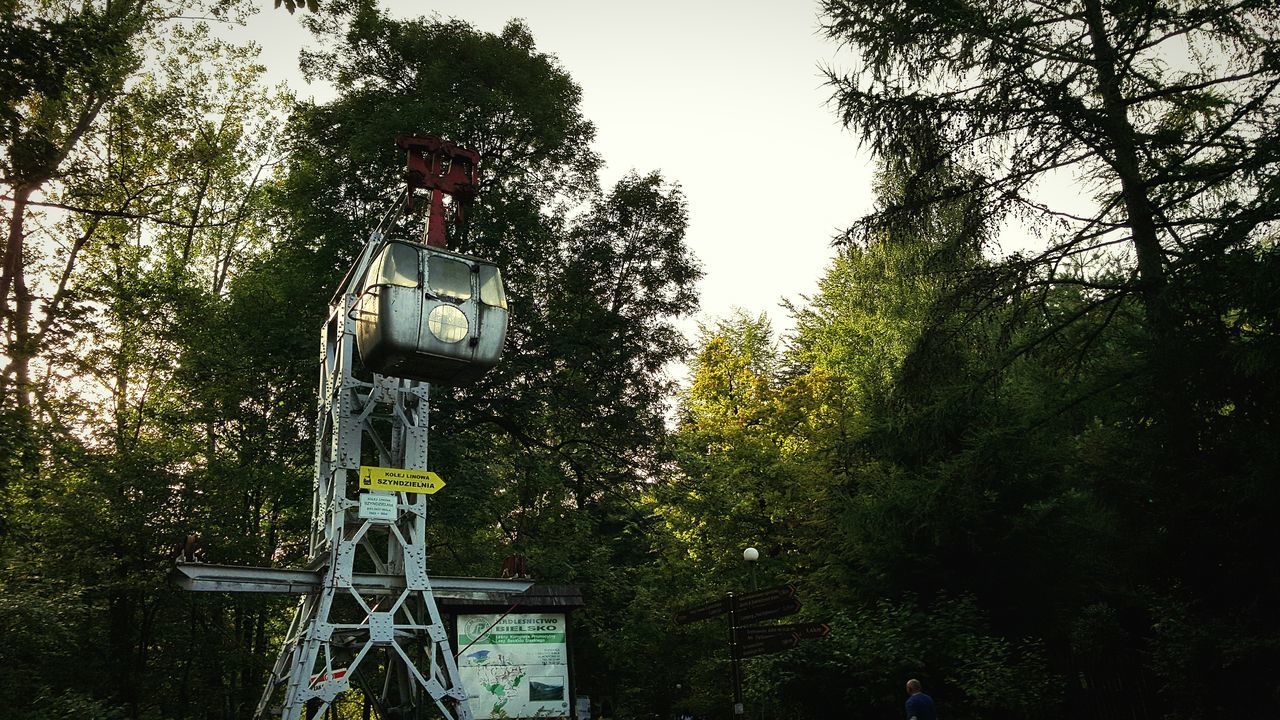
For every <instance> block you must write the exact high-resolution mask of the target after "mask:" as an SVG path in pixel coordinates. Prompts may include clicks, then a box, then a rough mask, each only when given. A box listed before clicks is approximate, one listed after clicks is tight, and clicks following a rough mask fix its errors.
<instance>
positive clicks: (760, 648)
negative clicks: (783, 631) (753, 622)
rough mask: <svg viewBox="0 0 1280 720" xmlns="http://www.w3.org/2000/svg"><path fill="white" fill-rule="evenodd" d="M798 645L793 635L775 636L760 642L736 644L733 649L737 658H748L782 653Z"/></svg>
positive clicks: (798, 640)
mask: <svg viewBox="0 0 1280 720" xmlns="http://www.w3.org/2000/svg"><path fill="white" fill-rule="evenodd" d="M799 644H800V638H798V637H796V636H795V635H794V634H788V635H775V636H773V637H769V638H764V639H762V640H753V641H751V642H740V643H737V644H736V645H735V646H734V648H735V649H736V650H737V654H738V657H740V658H749V657H756V656H757V655H768V654H769V653H776V652H782V651H783V650H790V649H791V648H793V647H795V646H797V645H799Z"/></svg>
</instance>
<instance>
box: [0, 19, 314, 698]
mask: <svg viewBox="0 0 1280 720" xmlns="http://www.w3.org/2000/svg"><path fill="white" fill-rule="evenodd" d="M153 29H154V28H153ZM157 32H158V30H157ZM133 40H134V41H135V42H137V43H140V44H141V43H143V42H146V43H148V44H149V45H148V47H147V48H145V50H147V51H150V52H155V53H156V54H157V55H158V56H163V57H164V58H165V59H164V60H163V61H156V62H155V63H153V64H151V65H150V68H149V70H148V71H145V72H144V71H138V72H137V73H136V74H134V75H132V76H131V77H130V78H129V82H128V86H127V87H125V88H123V89H120V90H119V92H118V93H117V94H115V95H114V96H112V97H110V98H109V99H106V100H105V101H104V102H103V104H102V107H101V108H100V110H99V112H98V114H97V115H96V116H95V117H94V118H93V121H92V123H91V127H90V129H89V131H86V133H85V134H84V136H83V137H82V138H81V139H80V141H79V144H78V145H77V146H76V148H75V152H74V153H73V159H74V160H75V161H76V164H75V166H74V167H71V166H69V168H68V170H67V172H66V173H65V175H64V176H61V177H58V178H56V179H53V180H51V182H50V183H49V184H48V185H47V186H46V187H45V188H44V189H43V191H42V199H41V200H40V201H39V202H40V203H42V205H41V207H42V208H44V209H45V210H44V212H45V214H44V215H38V214H36V213H35V211H31V212H30V213H29V215H28V218H27V221H29V222H32V223H33V224H32V225H31V227H34V228H38V229H39V231H40V234H39V236H38V239H39V240H40V243H38V244H34V245H32V246H31V247H29V248H28V250H29V252H28V255H29V257H28V265H27V266H26V267H25V268H24V272H25V271H26V270H30V269H32V268H37V269H40V270H41V271H44V270H49V266H48V265H46V264H45V261H46V260H48V259H50V258H51V257H55V256H56V261H57V262H56V265H55V266H54V269H53V270H52V271H51V272H52V277H51V278H49V279H48V281H47V286H45V287H44V288H42V289H45V290H47V291H48V294H47V295H45V296H43V297H42V298H40V299H41V300H42V305H41V310H42V316H41V317H40V320H39V323H38V324H35V325H33V326H31V328H30V329H32V330H33V333H32V334H31V335H30V337H32V338H34V339H38V341H39V343H38V344H39V349H40V354H39V357H38V358H35V357H32V358H29V359H30V360H33V362H31V363H29V364H28V367H29V368H35V369H38V370H39V375H38V376H35V378H33V380H34V379H38V381H33V382H32V383H31V387H30V388H29V390H30V397H29V399H30V401H31V404H30V406H29V410H30V413H31V416H32V417H31V418H30V419H31V420H32V421H33V422H34V424H33V425H32V426H31V427H30V428H28V431H29V435H28V438H29V440H30V441H31V443H32V447H33V449H35V450H36V451H38V452H36V453H35V455H34V456H33V458H29V461H33V462H34V463H35V464H34V466H32V467H26V468H24V471H23V472H21V473H18V474H15V476H14V477H13V478H12V481H11V482H10V483H9V485H8V486H7V487H5V488H4V492H3V497H4V499H5V503H4V504H5V508H6V510H5V518H6V520H7V521H8V528H7V529H8V531H9V535H8V536H7V537H6V538H4V542H3V543H0V561H2V562H3V572H0V578H2V580H0V582H4V583H5V585H6V588H7V591H8V593H9V595H10V596H11V599H12V601H13V603H14V605H15V607H17V608H23V607H25V606H27V605H29V604H30V603H32V602H34V598H33V597H31V593H40V592H42V591H45V590H49V591H52V592H51V593H50V599H49V600H47V601H44V602H42V603H40V605H38V606H37V607H43V608H46V609H48V610H49V612H50V615H49V617H48V618H47V624H48V626H49V628H48V630H47V632H46V633H45V634H43V636H42V637H39V635H40V634H38V633H32V634H29V635H28V637H29V642H24V643H20V644H16V645H15V646H6V647H5V648H3V649H0V655H3V657H4V661H5V662H22V663H23V664H24V665H25V666H26V667H28V668H29V670H30V671H29V672H27V673H25V674H24V675H23V676H22V677H21V678H19V679H15V682H13V683H8V684H6V686H5V688H4V690H3V694H2V697H3V700H4V703H5V706H6V707H11V708H18V709H19V712H22V713H24V716H31V717H52V716H57V715H59V714H63V713H68V712H80V713H89V714H102V715H104V716H114V715H115V714H117V713H118V714H119V716H128V717H138V716H141V715H145V714H148V713H152V712H154V711H155V710H156V708H157V707H159V708H163V711H164V712H172V713H174V714H182V715H187V714H189V712H190V711H191V708H192V707H193V706H207V707H211V708H219V709H220V708H223V707H227V708H234V707H236V703H237V702H242V701H243V699H242V698H239V697H237V694H238V693H237V691H236V686H237V683H240V681H241V679H240V678H239V677H238V676H239V674H240V673H241V672H248V673H249V674H251V675H253V676H255V677H254V681H253V683H254V684H255V685H256V683H257V682H258V681H259V680H258V678H257V677H256V676H257V675H258V674H259V673H258V672H255V670H256V669H258V665H256V664H254V663H253V662H252V661H251V660H250V661H246V659H245V658H244V656H243V655H241V656H237V655H235V654H234V653H232V652H223V653H221V654H217V653H205V652H202V650H204V649H205V648H209V647H217V646H218V644H219V643H220V642H221V641H222V638H221V633H222V632H223V631H224V630H225V629H226V626H232V627H233V628H234V630H235V631H236V632H238V633H242V634H244V635H246V636H248V637H249V641H248V642H246V645H247V646H249V647H252V644H253V641H254V640H256V641H257V644H258V645H259V647H260V646H261V645H263V644H265V622H266V618H267V617H268V614H267V612H265V610H264V609H263V608H261V607H260V605H261V603H255V602H253V601H246V602H242V603H238V604H236V605H235V606H234V607H233V608H232V610H231V611H230V612H229V613H228V614H229V615H232V616H233V619H232V620H231V621H228V622H227V623H226V626H224V624H223V623H222V622H221V621H220V619H218V618H217V613H218V611H219V609H218V608H216V607H215V608H213V609H212V611H208V612H206V610H207V608H206V607H196V606H194V605H191V604H184V603H182V602H180V600H179V598H180V596H179V593H178V591H177V589H176V588H175V587H173V586H172V585H171V584H170V583H169V582H168V581H167V578H166V575H167V573H168V571H169V569H170V566H171V563H172V559H173V557H174V556H175V555H176V548H177V547H178V546H179V545H180V539H181V538H183V537H185V536H186V535H187V534H188V533H191V532H192V531H193V530H195V529H197V528H199V529H200V532H202V533H204V534H205V538H204V542H205V543H207V544H208V545H209V546H210V547H212V548H213V549H214V552H216V553H221V554H222V558H223V559H225V560H229V561H237V560H238V561H241V562H247V563H248V562H254V561H257V562H258V563H261V562H262V561H263V559H264V558H270V557H271V556H272V555H273V554H274V552H275V550H276V544H275V542H274V539H273V535H275V534H277V532H278V526H279V525H282V524H286V523H287V522H288V520H289V518H290V515H289V513H288V511H287V504H288V503H286V502H281V498H282V497H288V494H289V488H290V487H291V485H290V484H287V483H282V482H281V478H280V476H279V475H273V474H272V473H271V472H270V469H267V468H264V469H262V470H260V471H258V472H253V471H252V468H255V467H257V466H259V465H261V464H262V463H261V458H260V457H255V456H254V455H253V449H254V448H255V446H253V445H250V444H249V443H247V442H244V438H237V439H236V441H230V439H229V438H228V437H227V434H229V433H228V429H231V430H234V429H238V428H244V427H245V426H246V425H251V422H252V420H253V412H252V410H249V409H247V408H248V407H252V406H250V405H249V404H248V403H246V404H245V406H237V407H236V408H235V412H228V411H227V408H226V407H225V406H219V407H217V410H218V411H219V412H221V413H224V414H223V415H220V416H216V417H215V416H214V415H213V413H211V412H209V410H210V409H211V408H210V406H211V405H212V403H211V402H209V401H208V399H209V398H210V397H216V396H217V393H218V391H220V390H222V389H223V388H222V387H220V386H219V385H218V384H217V383H218V380H219V379H221V378H218V377H216V376H215V377H214V378H211V377H209V375H207V374H205V373H204V372H202V370H203V368H201V367H200V362H199V361H200V360H201V358H202V357H207V355H208V354H209V353H210V352H212V351H214V350H215V349H221V350H222V352H226V353H227V354H231V353H230V351H229V349H226V348H225V347H223V346H222V345H221V344H222V343H223V342H225V340H226V338H227V336H226V335H219V334H218V332H217V331H218V330H225V325H226V323H221V322H219V321H220V320H221V319H222V317H221V310H222V307H223V305H224V302H225V300H224V297H223V295H224V293H225V291H226V282H227V278H228V277H229V276H234V275H235V274H236V273H237V272H238V271H239V269H240V268H241V267H242V266H243V265H244V264H245V263H246V261H247V260H248V259H249V258H250V257H252V256H253V255H255V254H256V253H257V252H258V251H259V250H260V249H261V246H262V244H263V243H264V242H265V239H266V234H267V230H266V222H267V205H266V196H265V193H264V192H263V188H264V187H265V186H266V184H267V180H268V178H269V176H270V173H269V168H270V163H271V158H270V156H269V153H270V149H271V145H272V140H273V135H272V133H273V131H274V128H275V124H274V123H273V122H272V121H271V115H272V114H273V113H275V112H279V110H280V108H281V99H280V98H278V97H276V96H274V95H273V94H271V93H270V92H268V91H267V90H266V89H265V88H263V87H262V85H261V75H262V73H263V72H264V69H263V68H262V67H261V66H259V65H257V64H256V63H255V52H254V51H251V50H248V49H241V48H234V47H230V46H228V45H226V44H225V43H221V42H218V41H215V40H213V39H211V38H210V36H209V33H208V32H207V28H204V27H202V26H200V25H195V26H191V27H187V26H182V25H179V26H175V27H172V28H170V29H169V32H168V33H167V34H166V35H165V36H163V37H156V36H149V35H144V36H140V37H137V38H134V39H133ZM143 50H144V48H139V52H140V53H141V52H143ZM57 211H64V212H57ZM33 218H35V221H33V220H32V219H33ZM37 221H42V222H37ZM220 326H221V327H220ZM10 327H13V326H10ZM223 378H225V376H223ZM267 395H268V392H262V393H259V394H258V396H257V399H263V398H264V397H265V396H267ZM10 399H11V400H12V398H10ZM272 409H273V408H271V407H270V406H268V408H267V409H266V410H265V411H264V414H269V413H270V411H271V410H272ZM6 410H7V411H8V412H10V413H12V412H13V410H14V406H13V405H9V406H7V407H6ZM278 427H279V426H278V425H277V429H278ZM265 434H266V433H263V435H264V436H265ZM245 435H251V433H245ZM260 437H261V436H260ZM269 442H270V441H269V439H268V438H266V437H261V439H260V441H259V444H258V445H257V446H256V447H259V448H260V447H261V446H262V445H263V444H268V443H269ZM307 463H308V464H309V457H308V460H307ZM304 472H305V470H304ZM283 474H284V473H280V475H283ZM304 477H305V475H304ZM263 496H265V499H258V498H262V497H263ZM255 502H256V505H255ZM264 546H265V547H264ZM25 612H26V611H25V610H20V611H19V612H18V614H17V615H16V616H15V617H14V618H13V619H11V620H10V621H7V622H6V632H7V631H8V629H9V628H11V627H12V628H21V627H22V625H23V624H24V623H25V622H28V621H29V620H30V618H29V617H28V616H26V615H25V614H24V613H25ZM234 616H238V617H234ZM246 618H249V619H246ZM255 623H256V627H255ZM42 624H45V622H42ZM202 624H203V626H204V627H203V630H204V632H201V631H200V629H199V628H200V626H201V625H202ZM255 630H258V634H259V635H262V636H263V637H260V638H255V637H254V634H255V632H254V631H255ZM31 635H36V636H38V637H31ZM206 636H212V637H211V639H207V640H206V639H205V637H206ZM178 638H182V639H183V640H182V641H178ZM210 655H212V656H213V657H214V658H215V659H216V662H214V663H205V664H203V665H198V664H197V661H198V660H201V659H206V660H207V659H208V658H209V656H210ZM246 667H247V668H248V670H247V671H246V670H245V668H246ZM157 668H164V669H165V670H164V671H157ZM169 670H173V672H172V673H170V672H168V671H169ZM202 672H204V673H208V676H210V677H208V678H207V679H208V680H210V682H207V683H199V682H196V683H191V679H192V676H193V675H197V676H198V675H199V674H200V673H202ZM68 683H74V685H75V690H74V691H71V690H67V689H66V688H67V685H68ZM225 686H230V689H229V690H227V691H226V695H227V696H230V699H228V698H227V697H218V695H219V693H222V692H223V690H222V688H223V687H225ZM202 688H203V690H202ZM252 691H253V687H252V686H251V687H250V688H249V692H252ZM204 692H207V693H208V697H209V698H212V699H211V700H210V701H209V702H201V701H200V700H201V698H199V695H201V694H202V693H204ZM193 696H195V697H193ZM77 708H79V709H77ZM218 712H219V713H220V712H221V710H218ZM230 712H234V710H232V711H230Z"/></svg>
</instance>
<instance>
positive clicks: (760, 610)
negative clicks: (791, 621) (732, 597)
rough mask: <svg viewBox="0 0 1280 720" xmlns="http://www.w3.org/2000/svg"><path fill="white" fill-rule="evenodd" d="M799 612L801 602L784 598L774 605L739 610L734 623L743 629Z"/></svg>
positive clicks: (734, 617)
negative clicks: (746, 626)
mask: <svg viewBox="0 0 1280 720" xmlns="http://www.w3.org/2000/svg"><path fill="white" fill-rule="evenodd" d="M799 611H800V601H799V600H796V599H795V598H782V599H780V600H777V601H774V603H773V604H772V605H761V606H758V607H753V608H750V609H747V610H739V611H737V612H736V613H734V615H733V622H734V624H735V625H737V626H739V627H741V626H742V625H744V624H746V623H753V622H756V621H758V620H772V619H773V618H780V617H786V616H788V615H794V614H796V613H797V612H799Z"/></svg>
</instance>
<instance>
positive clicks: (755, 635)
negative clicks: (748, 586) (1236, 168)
mask: <svg viewBox="0 0 1280 720" xmlns="http://www.w3.org/2000/svg"><path fill="white" fill-rule="evenodd" d="M734 632H736V633H737V638H738V642H739V643H750V642H756V641H759V640H766V639H768V638H772V637H778V636H785V635H795V636H796V637H797V638H798V639H800V640H816V639H818V638H822V637H826V636H828V635H830V634H831V626H830V625H827V624H826V623H795V624H792V625H754V626H751V627H739V628H734Z"/></svg>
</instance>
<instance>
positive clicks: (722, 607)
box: [676, 598, 729, 625]
mask: <svg viewBox="0 0 1280 720" xmlns="http://www.w3.org/2000/svg"><path fill="white" fill-rule="evenodd" d="M727 612H729V598H725V599H723V600H715V601H713V602H709V603H705V604H702V605H695V606H694V607H691V608H685V609H684V610H681V611H680V612H678V613H676V622H678V623H680V624H681V625H684V624H687V623H691V622H697V621H699V620H709V619H711V618H713V617H715V616H717V615H723V614H725V613H727Z"/></svg>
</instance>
